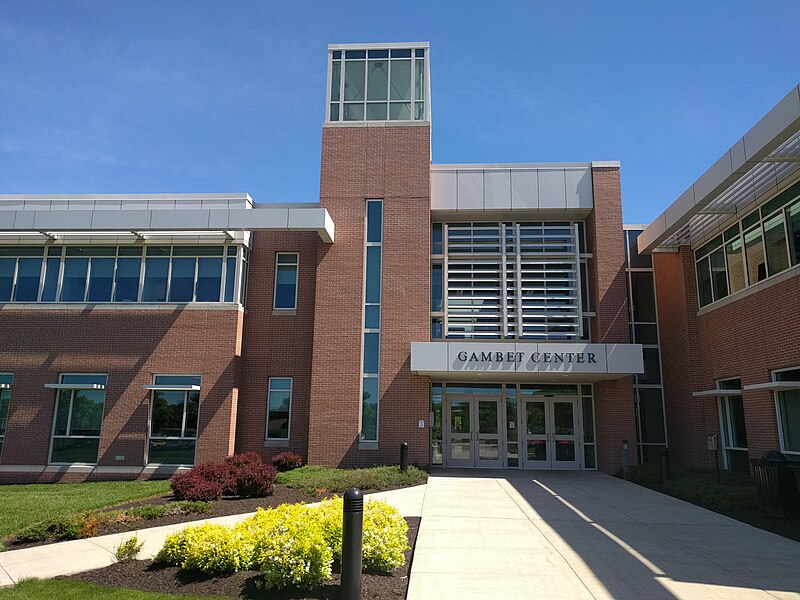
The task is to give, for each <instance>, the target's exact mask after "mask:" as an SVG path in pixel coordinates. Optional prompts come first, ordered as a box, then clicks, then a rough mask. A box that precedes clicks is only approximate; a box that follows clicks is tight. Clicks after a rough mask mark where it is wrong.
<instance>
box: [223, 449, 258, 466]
mask: <svg viewBox="0 0 800 600" xmlns="http://www.w3.org/2000/svg"><path fill="white" fill-rule="evenodd" d="M263 463H264V461H263V460H262V459H261V455H259V454H257V453H256V452H242V453H240V454H234V455H233V456H229V457H228V458H226V459H225V464H226V465H228V466H229V467H231V470H235V469H238V468H239V467H244V466H246V465H260V464H263Z"/></svg>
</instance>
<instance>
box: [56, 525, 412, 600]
mask: <svg viewBox="0 0 800 600" xmlns="http://www.w3.org/2000/svg"><path fill="white" fill-rule="evenodd" d="M406 521H407V522H408V541H409V544H410V545H411V549H410V550H408V551H406V564H405V565H404V566H403V567H401V568H400V569H397V570H396V571H394V572H393V573H390V574H388V575H377V574H365V575H364V576H363V578H362V588H361V597H362V598H363V599H364V600H385V599H388V598H405V597H406V592H407V590H408V574H409V572H410V571H411V562H412V559H413V555H414V545H415V544H416V541H417V532H418V531H419V523H420V519H418V518H407V519H406ZM259 578H260V575H259V573H258V572H256V571H245V572H242V573H234V574H233V575H230V576H229V577H213V576H209V575H205V574H203V573H197V572H187V571H182V570H180V569H178V568H177V567H166V566H162V565H158V564H155V563H153V562H152V561H149V560H147V561H138V560H130V561H125V562H121V563H116V564H114V565H111V566H110V567H105V568H103V569H97V570H94V571H87V572H85V573H80V574H78V575H72V576H70V577H66V578H59V579H74V580H78V581H86V582H89V583H97V584H100V585H106V586H115V587H125V588H133V589H136V590H141V591H145V592H160V593H164V592H168V593H176V594H188V595H196V596H223V597H228V598H251V599H256V598H263V599H269V600H289V599H292V600H302V599H309V600H310V599H315V600H334V599H335V598H338V595H339V583H340V581H341V580H340V576H339V573H338V572H336V565H334V573H333V577H332V579H331V580H330V581H328V582H326V583H325V584H324V585H322V586H321V587H318V588H316V589H314V590H311V591H308V590H297V589H283V590H274V591H265V590H261V589H259V588H258V587H257V586H256V581H257V580H258V579H259Z"/></svg>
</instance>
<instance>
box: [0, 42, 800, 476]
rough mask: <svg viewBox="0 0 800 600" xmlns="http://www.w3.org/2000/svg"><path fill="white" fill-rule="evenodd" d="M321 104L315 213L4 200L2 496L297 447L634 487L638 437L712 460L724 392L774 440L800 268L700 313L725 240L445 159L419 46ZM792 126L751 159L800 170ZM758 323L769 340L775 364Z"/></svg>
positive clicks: (755, 445)
mask: <svg viewBox="0 0 800 600" xmlns="http://www.w3.org/2000/svg"><path fill="white" fill-rule="evenodd" d="M320 75H321V74H320ZM327 82H328V85H327V92H326V94H327V97H326V117H325V120H324V123H323V127H322V157H321V170H320V198H319V202H318V203H308V204H299V203H292V204H259V203H256V202H254V201H253V200H252V199H251V198H250V197H249V196H248V195H247V194H207V195H186V194H184V195H102V196H85V195H84V196H68V195H55V196H52V195H51V196H43V195H15V196H11V195H5V196H0V303H1V304H0V336H1V337H0V339H2V340H3V343H2V344H1V345H0V482H14V481H64V480H80V479H86V478H133V477H151V476H165V475H168V474H170V473H172V472H174V471H175V470H176V469H179V468H183V467H187V466H190V465H192V464H196V463H199V462H204V461H208V460H216V459H221V458H222V457H224V456H227V455H229V454H231V453H233V452H241V451H256V452H259V453H261V454H262V455H263V456H264V457H265V458H267V459H268V458H270V457H271V456H273V455H274V454H276V453H278V452H280V451H282V450H283V449H287V448H288V449H291V450H294V451H296V452H298V453H299V454H301V455H302V456H303V457H304V459H305V460H307V461H308V462H309V463H312V464H324V465H347V466H351V465H371V464H385V463H393V462H396V461H397V457H398V446H399V444H400V443H401V442H408V444H409V447H410V458H411V460H412V462H414V463H417V464H420V465H426V466H427V465H431V466H437V465H442V466H446V467H469V468H473V467H479V468H480V467H496V468H513V469H600V470H603V471H607V472H617V471H618V470H619V469H620V468H621V466H622V460H623V459H622V456H623V451H622V446H623V443H624V442H629V443H630V446H631V450H630V458H631V461H632V462H635V461H637V460H653V459H654V458H657V457H658V456H659V455H660V451H661V449H663V448H664V447H665V446H666V445H667V444H669V445H670V447H671V448H673V449H674V450H673V451H674V453H675V455H676V456H678V457H680V459H681V460H685V461H686V462H691V463H703V462H704V461H705V462H707V460H708V455H707V452H706V451H705V444H706V439H705V435H706V434H707V433H708V432H709V431H711V430H713V428H714V423H715V422H716V423H717V425H716V427H717V431H719V423H720V420H719V414H720V413H719V410H718V407H717V405H716V404H714V402H715V401H714V400H711V399H709V398H707V394H708V393H709V390H711V391H713V390H717V389H722V388H723V387H724V389H731V388H730V387H728V386H732V385H734V382H732V380H733V379H734V378H738V379H740V380H741V390H739V391H738V393H739V394H742V393H743V394H744V396H743V397H744V399H745V409H746V410H745V414H746V415H747V414H750V413H749V412H748V411H755V413H757V414H761V413H764V414H768V413H769V411H770V410H771V411H772V412H771V419H772V421H769V419H768V418H766V419H762V420H761V421H759V420H753V419H755V417H750V418H748V421H747V427H748V431H747V433H748V439H750V440H751V444H750V451H751V452H758V451H760V450H761V449H762V447H763V448H766V447H772V446H775V445H776V444H778V443H779V439H778V436H779V433H778V427H777V423H778V422H779V421H777V420H776V418H777V417H776V413H775V403H774V401H773V400H772V395H773V394H778V396H780V395H781V394H784V395H785V396H786V398H788V400H785V401H784V400H782V399H780V398H783V396H780V398H779V399H778V403H780V402H784V404H786V405H787V406H789V404H791V401H792V398H794V396H792V394H794V393H796V392H794V391H793V390H794V389H795V388H792V389H789V386H788V384H789V383H791V382H792V381H794V382H796V381H797V379H798V377H795V375H794V374H792V372H791V371H781V369H785V368H792V367H796V366H797V365H798V364H800V358H797V352H796V350H795V348H796V347H797V343H796V342H797V341H798V340H797V337H798V336H797V331H798V327H797V325H798V323H797V314H800V313H798V311H797V310H794V311H787V313H786V315H785V320H782V321H780V322H778V323H776V322H774V321H775V319H774V318H770V317H769V316H768V315H764V316H754V315H757V314H758V311H757V310H754V308H753V306H754V305H763V304H764V302H763V299H762V296H764V295H768V296H769V298H768V300H767V301H768V302H769V303H780V305H783V306H787V307H789V306H791V305H792V304H793V305H794V306H795V307H796V305H797V302H798V296H797V294H798V286H797V281H798V280H797V279H794V280H793V279H791V274H792V273H794V269H795V268H796V267H792V266H787V267H786V269H784V270H783V271H781V272H780V273H777V272H776V273H775V274H774V277H773V273H772V271H771V269H772V268H773V267H772V266H771V264H770V263H769V261H767V264H766V267H765V268H766V269H767V271H766V272H765V278H764V281H765V282H767V283H769V290H764V291H763V292H762V291H760V290H761V287H762V286H763V285H765V284H764V283H760V282H759V283H758V284H757V285H754V284H753V283H752V282H751V284H750V286H747V287H746V289H744V290H738V288H737V291H733V287H731V291H732V293H731V294H729V295H728V297H727V298H722V297H720V298H719V299H717V298H716V297H715V296H714V294H716V293H717V291H716V290H717V287H714V286H717V285H719V281H718V280H719V276H718V272H717V271H713V273H714V277H712V282H717V283H712V284H711V294H712V301H711V302H710V303H709V302H706V300H707V299H708V298H707V297H706V296H705V295H704V294H705V293H706V291H705V288H704V287H703V286H704V285H705V283H704V282H705V280H702V282H701V286H700V291H699V292H698V288H697V286H696V285H695V281H696V277H695V270H694V267H695V258H697V259H698V260H707V261H708V264H709V265H710V264H711V259H708V258H707V257H708V256H709V255H715V252H717V249H716V247H715V248H711V247H710V246H708V244H709V243H711V242H709V240H711V241H712V242H713V241H714V239H715V238H714V236H715V235H717V229H713V228H712V229H713V230H712V229H704V230H702V232H700V233H697V231H696V230H694V229H692V226H691V225H688V226H686V223H687V219H685V218H683V217H678V218H677V220H676V221H675V222H677V223H678V225H677V227H679V228H682V229H680V230H679V231H678V230H675V229H674V228H673V226H672V225H665V226H664V227H660V225H659V223H661V222H664V219H663V218H662V219H661V221H657V222H656V223H654V225H651V226H649V227H646V228H645V227H627V226H626V227H623V224H622V204H621V194H620V171H619V164H618V163H616V162H607V161H604V162H589V163H536V164H513V165H512V164H505V165H503V164H462V165H440V164H431V153H430V148H431V98H430V48H429V47H428V45H427V44H425V43H419V44H400V45H397V44H390V45H381V44H372V45H370V44H367V45H346V46H330V47H329V49H328V74H327ZM795 96H796V91H795ZM782 114H783V113H782ZM797 124H798V119H797V117H795V120H794V127H795V129H794V132H795V133H793V134H791V135H793V136H794V137H791V135H790V136H789V137H786V136H783V133H781V134H780V135H778V136H777V138H776V139H777V140H778V141H777V145H773V146H770V144H771V143H772V142H767V143H766V144H765V148H766V151H765V152H766V154H759V155H758V157H757V159H761V158H763V157H764V156H768V155H769V156H774V153H773V154H769V153H770V152H773V151H775V152H784V151H785V150H786V144H788V143H789V142H788V141H787V140H790V139H793V140H795V141H794V142H793V143H794V146H791V149H792V151H793V152H795V154H796V148H797V142H796V140H797V135H796V131H797ZM782 136H783V137H782ZM763 137H764V136H763V135H762V136H760V137H759V138H758V140H759V142H763ZM781 144H783V145H781ZM776 148H777V150H776ZM748 156H749V155H748ZM778 156H783V155H780V154H778ZM748 160H749V159H748ZM748 164H749V163H748ZM759 164H761V163H759ZM768 164H770V165H773V166H774V165H779V166H775V167H774V168H776V169H777V168H781V169H782V168H783V167H784V166H785V164H789V165H791V164H792V163H791V162H789V163H778V162H775V161H773V162H771V163H768ZM783 172H784V171H781V173H783ZM736 173H737V174H738V173H739V171H738V170H737V171H736ZM794 174H796V173H795V172H794V171H791V174H790V175H789V176H787V177H788V179H787V178H786V177H784V178H782V179H779V180H777V181H778V182H779V183H778V184H777V189H776V190H772V191H773V192H775V193H784V190H789V189H795V188H790V187H788V186H789V184H790V183H793V182H794V181H796V179H797V178H796V177H794V179H792V177H793V176H794ZM790 180H791V181H790ZM726 181H728V180H726ZM728 184H729V185H730V186H733V188H735V189H739V188H738V187H736V185H737V184H736V182H735V181H733V180H730V181H728ZM695 187H697V184H696V185H695ZM719 188H720V186H719V185H716V186H715V189H714V190H713V191H714V192H715V193H719V192H720V191H721V190H720V189H719ZM759 189H761V188H759ZM775 193H772V196H770V197H769V198H767V197H761V196H760V197H759V200H758V201H757V204H753V205H752V206H753V207H755V206H757V205H760V204H761V203H762V201H763V202H766V203H767V204H768V205H769V206H772V204H774V201H772V199H771V198H772V197H773V196H775ZM796 195H797V194H795V197H796ZM781 197H783V196H781ZM785 204H786V205H785V206H784V205H783V204H782V205H781V207H780V210H781V211H783V212H781V214H782V215H784V214H785V217H784V223H787V224H788V223H794V222H796V221H792V219H793V218H794V219H797V217H795V216H794V215H795V214H796V211H795V212H792V210H793V209H792V208H791V206H796V205H797V203H796V202H795V203H794V204H793V205H792V204H791V202H788V201H787V202H786V203H785ZM707 206H708V203H706V204H705V205H704V207H707ZM701 209H702V210H700V211H699V212H698V214H699V215H702V216H701V217H696V216H690V217H688V219H695V218H700V219H701V220H702V219H705V215H707V214H709V213H707V212H706V210H705V209H703V207H701ZM670 210H672V209H670ZM674 212H675V211H673V212H670V211H668V213H669V218H670V219H672V218H673V217H674V214H673V213H674ZM770 214H772V213H770ZM767 217H769V215H767V214H765V218H767ZM747 218H748V217H747V216H745V219H747ZM715 219H716V220H715V221H714V227H718V229H719V233H721V234H722V237H723V238H724V239H723V241H724V242H725V243H729V239H728V238H727V237H724V236H725V235H727V234H725V233H724V231H727V228H728V227H729V224H727V223H728V216H727V213H726V216H725V217H715ZM730 219H731V222H733V216H731V217H730ZM707 221H708V220H707V219H706V220H704V221H703V223H706V222H707ZM759 222H761V221H759ZM687 227H688V229H687ZM748 227H749V225H748ZM676 231H677V233H676ZM684 231H690V233H691V235H690V236H689V237H686V235H684V233H681V232H684ZM793 231H794V234H793V235H794V236H795V237H796V236H797V235H798V233H797V231H798V230H797V229H794V230H793ZM748 232H749V229H748V230H747V232H745V233H744V235H745V236H747V234H748ZM766 235H767V234H766V233H765V236H766ZM692 236H694V237H692ZM712 238H714V239H712ZM765 239H766V238H765ZM786 240H787V241H786V243H787V244H794V243H795V242H796V240H795V241H792V240H791V239H789V237H787V238H786ZM695 242H697V243H695ZM720 243H722V242H720ZM698 244H700V245H702V246H703V248H705V249H707V250H708V252H706V254H704V255H703V256H697V257H695V255H696V254H697V252H699V248H700V246H699V245H698ZM745 244H747V242H746V241H745ZM707 246H708V247H707ZM706 247H707V248H706ZM789 247H790V246H787V256H786V260H787V261H790V262H789V263H787V265H796V264H797V261H796V260H795V258H796V257H797V256H800V255H798V254H793V255H791V256H790V255H789V254H788V252H789V250H788V248H789ZM791 248H794V246H793V245H792V246H791ZM652 250H658V252H655V253H654V254H653V256H652V257H651V256H650V254H648V253H649V252H650V251H652ZM662 250H669V252H662ZM673 250H675V251H673ZM767 256H768V257H769V256H770V254H769V250H768V251H767ZM792 257H795V258H792ZM770 260H771V259H770ZM714 264H716V263H714ZM710 272H711V271H710ZM739 297H741V299H737V298H739ZM764 299H766V296H764ZM743 318H746V319H747V321H746V322H747V323H754V325H753V326H754V327H757V328H758V331H759V332H762V331H763V332H764V334H765V335H770V334H773V335H775V336H777V337H776V338H771V339H772V340H776V339H777V341H776V342H775V343H774V345H773V346H771V347H770V349H769V350H767V349H764V350H763V351H762V352H761V355H760V356H759V361H758V364H756V361H754V360H752V358H748V356H747V354H748V352H751V350H752V340H749V341H748V340H747V339H746V336H743V335H741V327H742V321H741V320H742V319H743ZM792 319H793V321H792ZM659 323H660V324H661V327H660V329H659ZM748 326H749V325H748ZM791 327H793V329H792V331H791V332H790V333H787V331H786V330H787V329H789V328H791ZM779 334H780V335H779ZM727 336H731V337H732V338H733V339H731V340H728V339H727ZM720 344H721V345H722V346H723V347H724V352H723V351H721V348H720ZM728 353H729V354H728ZM793 353H794V357H793ZM726 357H727V358H726ZM706 364H708V365H713V368H706V367H705V366H704V365H706ZM765 369H767V371H765ZM770 369H771V370H772V371H774V374H773V377H774V378H775V379H769V380H768V381H769V382H773V383H770V385H772V386H773V387H772V388H769V389H767V388H763V387H762V388H757V389H754V390H753V391H752V392H751V391H750V390H749V389H748V386H751V385H756V386H758V385H763V384H764V382H765V381H766V380H765V378H764V375H765V373H768V372H771V371H769V370H770ZM781 373H784V374H783V375H782V374H781ZM785 373H789V375H785ZM787 377H788V378H789V379H787ZM791 377H794V379H791ZM720 386H722V387H720ZM773 388H774V389H773ZM697 392H700V393H701V395H702V394H706V395H704V396H702V397H703V398H705V399H703V400H698V399H697V398H696V397H695V396H693V394H696V393H697ZM715 393H716V392H715ZM735 397H736V394H735V393H734V392H731V394H730V395H726V396H725V397H724V398H735ZM739 397H740V398H741V397H742V396H739ZM719 402H721V404H719V406H723V405H724V410H725V411H727V412H726V413H725V414H726V415H728V416H726V418H728V419H729V421H730V420H731V419H733V421H734V422H735V419H736V415H738V414H740V412H741V411H740V404H737V402H736V400H735V399H734V400H729V399H726V400H724V401H723V400H720V401H719ZM665 406H666V411H665ZM781 406H783V405H781ZM792 406H793V405H792ZM782 410H784V411H787V410H788V411H789V412H786V413H785V414H787V415H789V419H790V427H789V429H787V431H789V433H787V434H786V436H789V435H790V434H791V433H792V432H796V427H795V429H794V430H792V429H791V426H792V425H791V423H793V421H791V418H793V416H792V415H793V414H794V413H792V412H791V411H790V409H782ZM755 413H754V414H755ZM768 416H769V414H768ZM667 425H669V427H667ZM667 432H669V437H668V436H667ZM786 436H785V437H786ZM786 439H789V437H786ZM756 440H758V441H756ZM781 443H783V442H781ZM737 448H738V447H737ZM738 450H741V449H738ZM726 460H728V459H726ZM735 462H736V461H735V460H733V457H732V458H731V464H734V463H735Z"/></svg>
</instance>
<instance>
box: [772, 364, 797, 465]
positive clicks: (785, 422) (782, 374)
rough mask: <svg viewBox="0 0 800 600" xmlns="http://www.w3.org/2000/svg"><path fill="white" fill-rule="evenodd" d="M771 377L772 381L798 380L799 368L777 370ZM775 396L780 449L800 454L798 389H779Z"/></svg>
mask: <svg viewBox="0 0 800 600" xmlns="http://www.w3.org/2000/svg"><path fill="white" fill-rule="evenodd" d="M772 377H773V380H774V381H791V382H800V368H797V369H789V370H786V371H777V372H775V373H773V374H772ZM776 396H777V403H778V421H779V425H780V431H781V449H782V450H783V451H784V452H792V453H799V454H800V389H796V390H785V391H780V392H778V393H777V394H776Z"/></svg>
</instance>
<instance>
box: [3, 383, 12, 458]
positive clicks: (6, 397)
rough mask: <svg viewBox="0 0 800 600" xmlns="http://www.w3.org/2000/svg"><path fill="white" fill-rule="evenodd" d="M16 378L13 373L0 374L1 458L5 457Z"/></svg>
mask: <svg viewBox="0 0 800 600" xmlns="http://www.w3.org/2000/svg"><path fill="white" fill-rule="evenodd" d="M13 382H14V376H13V375H12V374H11V373H0V457H2V455H3V443H4V442H5V439H6V424H7V423H8V405H9V404H10V403H11V384H12V383H13Z"/></svg>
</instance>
